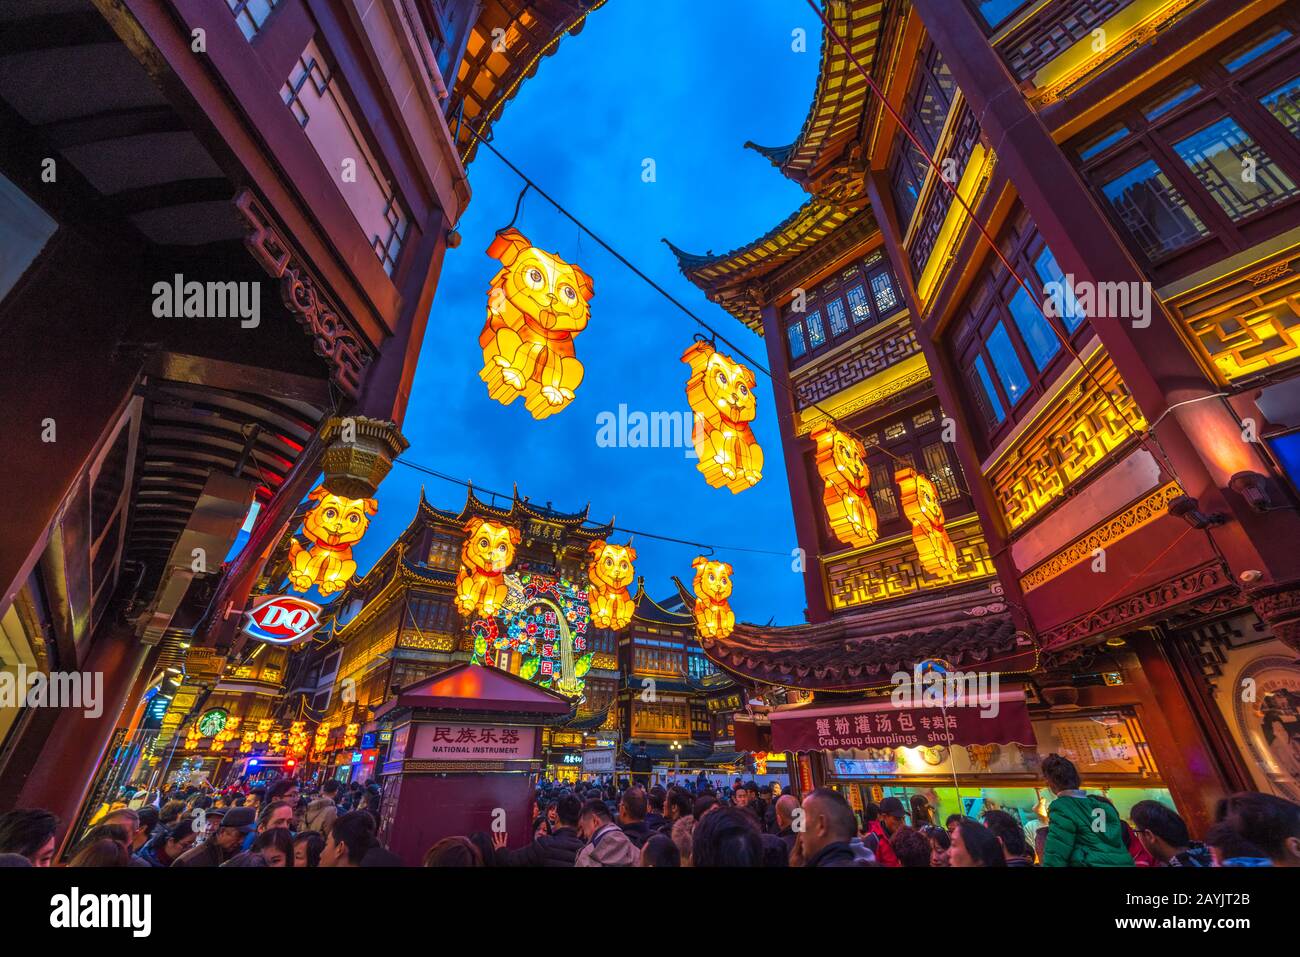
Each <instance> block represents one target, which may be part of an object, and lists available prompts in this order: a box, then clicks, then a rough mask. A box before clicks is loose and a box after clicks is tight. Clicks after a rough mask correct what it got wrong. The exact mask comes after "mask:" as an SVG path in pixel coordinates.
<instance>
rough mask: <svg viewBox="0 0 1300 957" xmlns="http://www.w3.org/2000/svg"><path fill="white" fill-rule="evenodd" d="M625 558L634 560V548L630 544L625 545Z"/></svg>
mask: <svg viewBox="0 0 1300 957" xmlns="http://www.w3.org/2000/svg"><path fill="white" fill-rule="evenodd" d="M627 560H628V561H630V562H634V561H636V549H635V548H633V547H632V546H631V545H630V544H629V545H628V546H627Z"/></svg>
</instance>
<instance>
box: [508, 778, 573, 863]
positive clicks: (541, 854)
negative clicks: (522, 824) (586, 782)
mask: <svg viewBox="0 0 1300 957" xmlns="http://www.w3.org/2000/svg"><path fill="white" fill-rule="evenodd" d="M581 815H582V803H581V802H580V801H579V800H578V799H577V798H576V797H575V796H574V795H572V794H565V795H564V796H563V797H561V798H560V799H559V800H558V801H556V802H555V822H556V824H555V828H554V829H553V830H552V831H551V833H549V834H544V833H539V834H538V835H537V836H536V837H535V838H533V842H532V843H531V844H529V845H528V846H527V847H521V848H518V849H516V850H513V851H512V850H508V849H507V848H506V843H507V840H508V836H507V834H505V833H495V834H493V835H492V846H493V849H494V855H493V856H494V860H495V863H496V864H497V866H499V867H573V866H574V862H575V861H576V860H577V858H578V852H579V851H581V850H582V843H583V842H582V838H581V837H579V836H578V819H579V818H580V817H581Z"/></svg>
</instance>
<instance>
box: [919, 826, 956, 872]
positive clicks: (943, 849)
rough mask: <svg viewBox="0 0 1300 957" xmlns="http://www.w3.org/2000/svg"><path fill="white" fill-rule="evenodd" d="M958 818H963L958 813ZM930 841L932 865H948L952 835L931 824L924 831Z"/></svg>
mask: <svg viewBox="0 0 1300 957" xmlns="http://www.w3.org/2000/svg"><path fill="white" fill-rule="evenodd" d="M957 819H958V820H961V817H960V815H958V818H957ZM923 833H924V834H925V836H926V838H927V839H928V840H929V842H930V866H931V867H948V866H949V863H948V852H949V851H950V850H951V849H952V835H951V834H950V833H949V832H948V831H946V830H944V829H943V828H941V827H937V826H935V825H931V826H930V827H927V828H926V829H925V831H924V832H923Z"/></svg>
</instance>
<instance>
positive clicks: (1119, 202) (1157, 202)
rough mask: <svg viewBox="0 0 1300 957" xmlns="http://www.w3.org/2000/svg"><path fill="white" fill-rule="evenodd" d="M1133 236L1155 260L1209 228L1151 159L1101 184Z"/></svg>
mask: <svg viewBox="0 0 1300 957" xmlns="http://www.w3.org/2000/svg"><path fill="white" fill-rule="evenodd" d="M1101 191H1102V194H1103V195H1104V196H1105V197H1106V199H1107V200H1108V201H1109V202H1110V205H1111V207H1112V208H1113V209H1114V210H1115V212H1116V213H1117V214H1118V216H1119V219H1120V221H1121V222H1122V223H1123V224H1124V229H1125V234H1126V235H1128V236H1129V237H1131V238H1132V240H1133V241H1134V242H1136V243H1137V244H1138V245H1139V246H1140V247H1141V249H1142V252H1143V253H1144V254H1146V257H1147V258H1148V259H1151V260H1156V259H1160V258H1161V257H1163V256H1165V255H1167V254H1168V253H1172V252H1175V251H1177V250H1179V249H1182V248H1183V247H1184V246H1186V245H1187V244H1188V243H1191V242H1194V241H1195V240H1197V239H1199V238H1200V237H1202V236H1204V235H1205V234H1206V233H1207V232H1208V230H1206V228H1205V224H1204V223H1203V222H1201V218H1200V217H1199V216H1197V215H1196V213H1194V212H1193V211H1192V210H1191V209H1189V208H1188V206H1187V201H1186V200H1184V199H1183V196H1182V194H1181V193H1180V192H1178V189H1177V188H1176V187H1175V186H1174V185H1173V184H1172V183H1170V182H1169V177H1168V176H1166V175H1165V174H1164V171H1163V170H1161V169H1160V167H1159V166H1157V165H1156V163H1155V161H1154V160H1147V161H1146V162H1145V163H1142V164H1140V165H1138V166H1136V167H1134V168H1133V169H1131V170H1129V171H1128V172H1127V173H1124V174H1123V175H1122V176H1117V177H1116V178H1115V179H1113V180H1111V181H1110V182H1108V183H1104V184H1103V185H1102V187H1101Z"/></svg>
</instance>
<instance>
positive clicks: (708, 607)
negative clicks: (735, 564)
mask: <svg viewBox="0 0 1300 957" xmlns="http://www.w3.org/2000/svg"><path fill="white" fill-rule="evenodd" d="M691 566H692V567H693V568H694V569H695V582H694V584H693V588H694V591H695V630H696V631H698V632H699V633H700V634H701V635H702V636H704V637H705V638H726V637H727V636H728V635H730V634H731V632H732V630H733V629H734V628H735V627H736V616H735V614H733V613H732V611H731V604H730V603H729V602H728V601H727V599H728V598H730V597H731V566H730V565H728V564H727V563H726V562H717V561H713V560H712V559H710V558H705V557H704V556H703V555H701V556H699V557H698V558H696V559H695V561H693V562H691Z"/></svg>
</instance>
